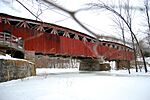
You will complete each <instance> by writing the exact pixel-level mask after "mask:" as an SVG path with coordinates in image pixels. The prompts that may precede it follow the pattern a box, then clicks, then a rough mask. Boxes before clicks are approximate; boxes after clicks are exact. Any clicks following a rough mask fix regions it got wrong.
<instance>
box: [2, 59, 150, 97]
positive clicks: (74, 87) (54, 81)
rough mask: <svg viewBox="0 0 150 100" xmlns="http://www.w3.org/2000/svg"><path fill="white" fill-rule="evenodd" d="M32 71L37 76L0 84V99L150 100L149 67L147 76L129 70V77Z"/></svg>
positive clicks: (74, 71)
mask: <svg viewBox="0 0 150 100" xmlns="http://www.w3.org/2000/svg"><path fill="white" fill-rule="evenodd" d="M8 58H9V57H6V58H4V57H2V56H1V58H0V59H8ZM9 59H12V58H9ZM148 61H149V60H148ZM36 71H37V76H33V77H27V78H24V79H18V80H12V81H8V82H3V83H0V100H150V95H149V94H150V67H148V73H144V71H143V70H142V72H138V73H136V72H135V69H132V70H131V74H130V75H129V74H128V71H127V70H119V71H116V70H111V71H102V72H99V71H94V72H92V71H91V72H88V71H79V70H78V69H50V68H40V69H36Z"/></svg>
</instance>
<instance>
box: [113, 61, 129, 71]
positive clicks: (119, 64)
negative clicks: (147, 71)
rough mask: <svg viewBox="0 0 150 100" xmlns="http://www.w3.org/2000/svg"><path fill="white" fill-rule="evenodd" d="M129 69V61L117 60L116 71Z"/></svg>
mask: <svg viewBox="0 0 150 100" xmlns="http://www.w3.org/2000/svg"><path fill="white" fill-rule="evenodd" d="M129 68H130V61H128V60H117V61H116V69H117V70H119V69H129Z"/></svg>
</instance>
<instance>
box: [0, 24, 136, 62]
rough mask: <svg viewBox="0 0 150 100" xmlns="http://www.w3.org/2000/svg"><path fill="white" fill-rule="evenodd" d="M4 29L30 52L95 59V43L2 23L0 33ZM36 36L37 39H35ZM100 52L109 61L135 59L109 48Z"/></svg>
mask: <svg viewBox="0 0 150 100" xmlns="http://www.w3.org/2000/svg"><path fill="white" fill-rule="evenodd" d="M4 29H9V30H11V32H12V34H13V35H15V36H17V37H22V38H23V39H24V40H25V42H24V43H25V44H24V45H25V49H26V50H29V51H35V52H39V53H47V54H62V55H71V56H92V57H95V54H94V53H93V52H91V50H90V48H92V47H93V45H94V43H90V42H83V41H81V40H76V39H71V38H67V37H63V36H57V35H54V34H51V33H44V32H43V33H42V34H41V32H40V31H36V30H32V29H29V28H23V27H16V26H13V25H9V24H2V23H0V31H1V32H2V31H3V30H4ZM36 35H37V37H35V36H36ZM33 37H35V38H33ZM85 44H86V45H85ZM98 52H99V54H100V55H104V56H106V58H107V59H108V58H109V59H110V60H112V59H124V55H126V57H127V59H128V60H131V59H133V53H132V52H131V51H126V52H125V51H123V50H120V51H119V50H117V49H113V48H110V47H107V46H99V47H98ZM113 53H114V54H113ZM118 55H119V56H118Z"/></svg>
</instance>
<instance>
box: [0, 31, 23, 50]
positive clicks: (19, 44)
mask: <svg viewBox="0 0 150 100" xmlns="http://www.w3.org/2000/svg"><path fill="white" fill-rule="evenodd" d="M0 44H1V45H2V46H4V47H11V48H15V49H22V50H23V49H24V45H23V44H24V43H23V40H22V38H21V37H19V38H17V37H16V36H14V35H11V34H10V33H6V32H0Z"/></svg>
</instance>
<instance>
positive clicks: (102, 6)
mask: <svg viewBox="0 0 150 100" xmlns="http://www.w3.org/2000/svg"><path fill="white" fill-rule="evenodd" d="M127 1H128V0H127ZM128 3H129V1H128V2H127V4H125V6H124V7H123V8H124V9H126V15H127V16H126V17H124V16H122V14H120V12H118V11H117V10H115V9H114V6H113V7H112V6H111V5H107V4H105V3H104V2H101V1H99V3H91V4H90V5H91V6H92V7H93V9H103V10H107V11H110V12H111V13H113V14H115V15H116V16H118V17H119V18H120V19H121V20H122V21H123V22H124V23H125V25H126V26H127V28H128V29H129V31H130V33H131V37H132V42H133V45H134V39H135V41H136V43H137V45H138V47H139V50H140V53H141V55H142V58H143V62H144V69H145V72H147V66H146V62H145V58H144V55H143V51H142V49H141V48H140V46H139V42H138V39H137V37H136V35H135V33H134V32H133V30H132V19H131V18H132V17H131V14H132V13H131V12H130V10H129V9H132V8H131V7H130V6H129V4H128ZM133 47H134V46H133ZM133 49H134V48H133Z"/></svg>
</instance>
